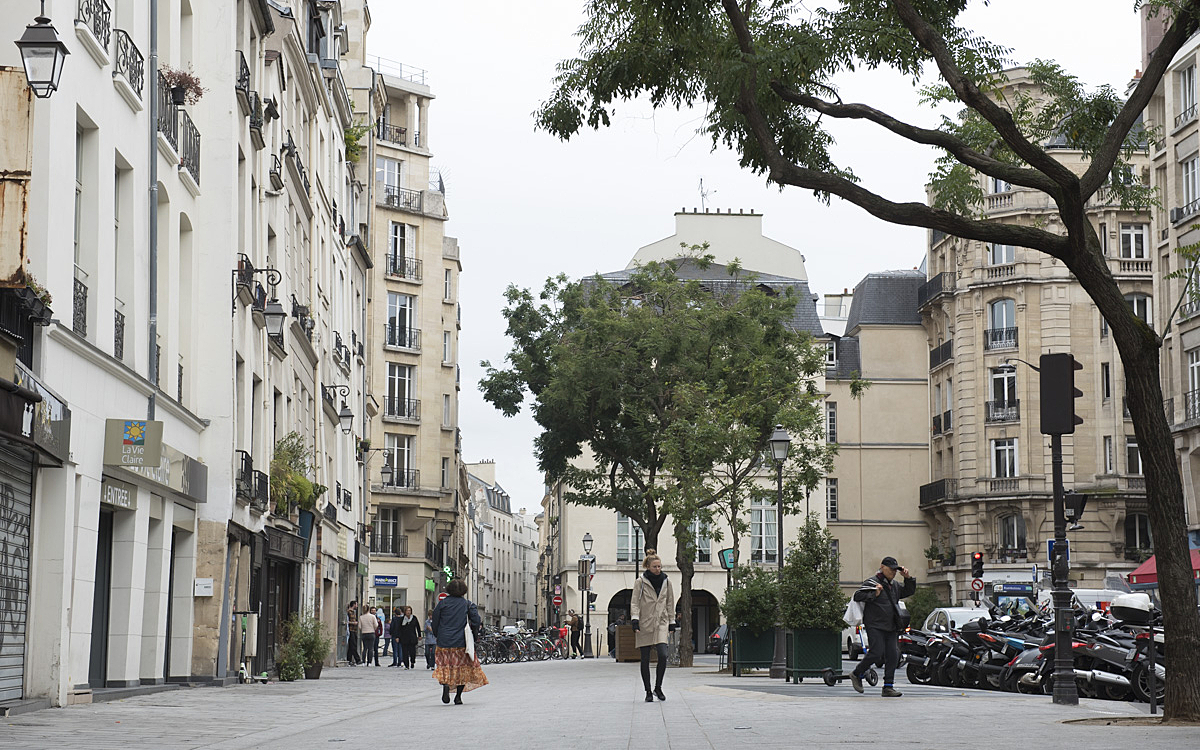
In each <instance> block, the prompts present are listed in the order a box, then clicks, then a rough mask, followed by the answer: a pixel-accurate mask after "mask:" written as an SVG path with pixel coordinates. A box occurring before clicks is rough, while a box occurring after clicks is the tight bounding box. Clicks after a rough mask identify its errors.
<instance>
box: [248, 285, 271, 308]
mask: <svg viewBox="0 0 1200 750" xmlns="http://www.w3.org/2000/svg"><path fill="white" fill-rule="evenodd" d="M250 309H251V310H257V311H258V312H266V310H267V288H266V287H265V286H263V285H262V282H261V281H257V280H256V281H255V282H254V301H252V302H251V303H250Z"/></svg>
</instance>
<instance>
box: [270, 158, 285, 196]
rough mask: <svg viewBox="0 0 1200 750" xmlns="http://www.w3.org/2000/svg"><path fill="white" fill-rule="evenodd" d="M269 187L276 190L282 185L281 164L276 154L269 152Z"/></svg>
mask: <svg viewBox="0 0 1200 750" xmlns="http://www.w3.org/2000/svg"><path fill="white" fill-rule="evenodd" d="M271 187H273V188H274V189H276V190H279V189H280V188H282V187H283V165H282V164H281V163H280V161H279V155H278V154H271Z"/></svg>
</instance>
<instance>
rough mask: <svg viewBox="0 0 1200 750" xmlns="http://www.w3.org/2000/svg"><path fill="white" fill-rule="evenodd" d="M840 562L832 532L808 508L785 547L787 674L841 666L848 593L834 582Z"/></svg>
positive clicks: (783, 593) (813, 672) (806, 674)
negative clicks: (791, 543)
mask: <svg viewBox="0 0 1200 750" xmlns="http://www.w3.org/2000/svg"><path fill="white" fill-rule="evenodd" d="M840 578H841V562H840V561H839V560H838V556H837V552H835V551H834V547H833V535H832V534H830V533H829V530H828V529H826V528H823V527H822V526H821V523H820V521H818V520H817V515H816V514H815V513H810V514H809V515H808V517H807V518H806V519H805V520H804V525H803V526H801V527H800V533H799V535H798V537H797V539H796V544H795V546H793V547H791V548H790V549H789V550H788V554H787V558H786V561H785V563H784V567H783V577H782V580H781V581H780V585H779V596H780V600H781V602H782V607H781V609H782V613H783V625H784V627H787V628H790V629H791V630H792V641H791V647H790V648H789V649H788V674H789V676H792V677H816V676H820V675H821V674H822V673H823V672H824V671H825V670H832V671H833V672H834V673H838V672H840V671H841V666H842V645H841V638H842V629H843V628H845V627H846V623H845V622H843V621H842V614H843V613H844V612H845V610H846V602H847V597H846V595H845V594H843V593H842V589H841V586H840V585H839V583H838V581H839V580H840Z"/></svg>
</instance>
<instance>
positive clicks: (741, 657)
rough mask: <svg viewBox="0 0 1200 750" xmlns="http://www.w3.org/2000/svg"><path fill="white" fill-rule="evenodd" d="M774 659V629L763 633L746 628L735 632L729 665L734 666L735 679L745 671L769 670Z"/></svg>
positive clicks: (737, 629)
mask: <svg viewBox="0 0 1200 750" xmlns="http://www.w3.org/2000/svg"><path fill="white" fill-rule="evenodd" d="M774 659H775V630H774V628H767V629H766V630H764V631H763V632H761V633H753V632H751V630H750V628H746V627H739V628H736V629H735V630H734V631H733V640H732V641H730V644H729V663H730V664H731V665H732V666H733V676H734V677H740V676H741V674H742V670H743V669H767V668H769V667H770V666H771V662H772V661H774Z"/></svg>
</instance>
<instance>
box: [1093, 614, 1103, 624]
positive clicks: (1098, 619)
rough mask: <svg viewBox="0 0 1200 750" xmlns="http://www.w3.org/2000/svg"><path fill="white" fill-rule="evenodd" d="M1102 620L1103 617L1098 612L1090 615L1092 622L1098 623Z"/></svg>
mask: <svg viewBox="0 0 1200 750" xmlns="http://www.w3.org/2000/svg"><path fill="white" fill-rule="evenodd" d="M1103 619H1104V615H1102V614H1100V613H1099V612H1093V613H1092V622H1100V621H1101V620H1103Z"/></svg>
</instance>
